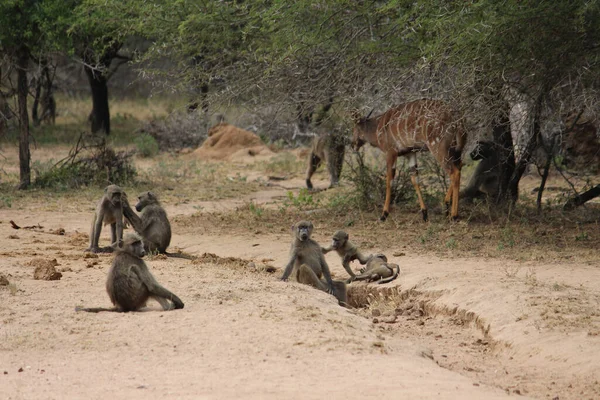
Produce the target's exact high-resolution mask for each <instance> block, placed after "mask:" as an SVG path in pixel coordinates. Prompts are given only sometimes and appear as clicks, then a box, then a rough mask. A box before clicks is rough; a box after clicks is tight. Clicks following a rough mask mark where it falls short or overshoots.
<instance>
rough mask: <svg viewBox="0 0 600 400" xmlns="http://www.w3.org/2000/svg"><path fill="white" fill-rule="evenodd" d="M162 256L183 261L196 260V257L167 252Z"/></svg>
mask: <svg viewBox="0 0 600 400" xmlns="http://www.w3.org/2000/svg"><path fill="white" fill-rule="evenodd" d="M163 254H164V255H165V256H167V257H172V258H183V259H186V260H195V259H196V258H198V257H196V256H192V255H190V254H186V253H169V252H166V251H165V252H164V253H163Z"/></svg>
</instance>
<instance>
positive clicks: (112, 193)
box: [104, 185, 123, 206]
mask: <svg viewBox="0 0 600 400" xmlns="http://www.w3.org/2000/svg"><path fill="white" fill-rule="evenodd" d="M104 191H105V192H106V197H108V199H109V200H110V202H111V203H112V204H113V205H115V206H118V205H120V204H121V196H122V195H123V189H121V188H120V187H119V186H117V185H109V186H107V187H106V189H104Z"/></svg>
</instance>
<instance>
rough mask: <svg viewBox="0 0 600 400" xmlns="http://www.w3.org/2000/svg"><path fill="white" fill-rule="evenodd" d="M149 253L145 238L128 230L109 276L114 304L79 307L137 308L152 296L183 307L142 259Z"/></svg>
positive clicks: (165, 304)
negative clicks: (145, 245)
mask: <svg viewBox="0 0 600 400" xmlns="http://www.w3.org/2000/svg"><path fill="white" fill-rule="evenodd" d="M145 255H146V251H145V250H144V244H143V240H142V238H141V237H140V235H138V234H137V233H128V234H127V235H125V239H124V240H123V241H122V242H120V244H119V246H118V247H117V249H116V255H115V258H114V260H113V262H112V266H111V267H110V270H109V271H108V278H107V279H106V291H107V292H108V297H110V301H111V302H112V303H113V304H114V306H115V307H114V308H82V307H77V308H76V311H87V312H100V311H116V312H128V311H137V310H139V309H140V308H141V307H144V306H145V305H146V302H147V301H148V299H149V298H153V299H154V300H156V301H157V302H158V303H159V304H160V305H161V306H162V308H163V310H165V311H166V310H172V309H180V308H183V302H182V301H181V299H180V298H179V297H177V296H176V295H175V294H173V293H171V292H170V291H169V290H167V289H165V288H164V287H162V286H161V285H160V284H159V283H158V282H157V281H156V279H155V278H154V276H152V273H150V270H149V269H148V266H147V265H146V263H145V262H144V260H142V257H144V256H145Z"/></svg>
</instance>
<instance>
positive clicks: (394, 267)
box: [377, 264, 400, 285]
mask: <svg viewBox="0 0 600 400" xmlns="http://www.w3.org/2000/svg"><path fill="white" fill-rule="evenodd" d="M390 265H393V267H392V269H393V270H394V275H392V276H390V277H389V278H384V279H380V280H379V281H378V282H377V283H379V284H380V285H381V284H382V283H388V282H391V281H393V280H394V279H396V278H397V277H398V275H400V266H399V265H398V264H390Z"/></svg>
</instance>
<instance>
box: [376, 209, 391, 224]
mask: <svg viewBox="0 0 600 400" xmlns="http://www.w3.org/2000/svg"><path fill="white" fill-rule="evenodd" d="M388 215H390V213H389V212H387V211H384V212H383V215H382V216H381V217H379V220H380V221H382V222H383V221H385V220H386V219H387V217H388Z"/></svg>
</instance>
